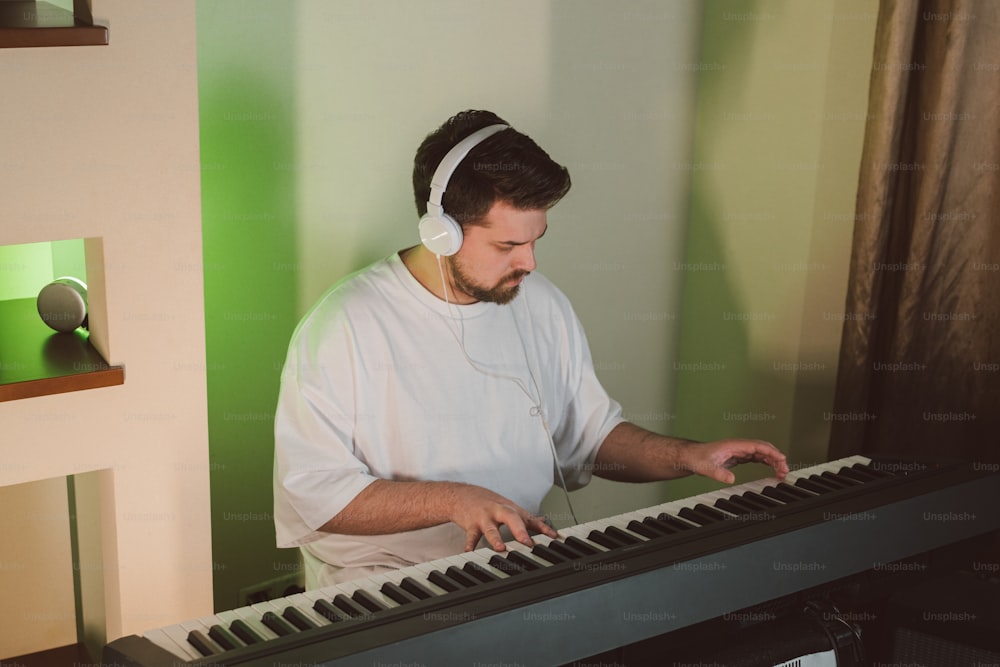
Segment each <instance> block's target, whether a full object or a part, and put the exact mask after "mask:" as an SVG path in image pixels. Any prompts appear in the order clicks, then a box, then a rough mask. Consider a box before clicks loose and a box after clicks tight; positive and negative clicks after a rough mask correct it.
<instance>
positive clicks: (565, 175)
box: [413, 110, 571, 224]
mask: <svg viewBox="0 0 1000 667" xmlns="http://www.w3.org/2000/svg"><path fill="white" fill-rule="evenodd" d="M496 123H503V124H505V125H509V123H507V121H505V120H503V119H502V118H500V117H499V116H497V115H496V114H495V113H493V112H490V111H475V110H470V111H463V112H461V113H458V114H455V115H454V116H452V117H451V118H449V119H448V120H447V121H445V123H444V124H443V125H442V126H441V127H439V128H438V129H436V130H434V131H433V132H431V133H430V134H428V135H427V137H426V138H425V139H424V140H423V142H422V143H421V144H420V147H419V148H418V149H417V154H416V157H415V158H414V160H413V196H414V199H415V202H416V205H417V214H418V215H421V216H422V215H423V214H424V213H426V212H427V199H428V197H430V191H431V178H432V177H433V176H434V171H435V169H437V166H438V164H439V163H440V162H441V160H442V159H444V156H445V154H446V153H447V152H448V151H449V150H451V149H452V147H454V146H455V144H457V143H458V142H460V141H461V140H462V139H464V138H465V137H467V136H469V135H470V134H472V133H473V132H475V131H476V130H478V129H481V128H483V127H486V126H487V125H494V124H496ZM570 185H571V182H570V178H569V170H567V169H566V167H564V166H562V165H561V164H559V163H557V162H555V161H554V160H553V159H552V158H550V157H549V155H548V153H546V152H545V151H544V150H542V149H541V148H540V147H539V146H538V144H536V143H535V142H534V141H533V140H532V139H531V137H529V136H527V135H524V134H521V133H520V132H518V131H517V130H515V129H513V128H508V129H506V130H502V131H500V132H497V133H496V134H494V135H492V136H490V137H488V138H487V139H485V140H484V141H483V142H482V143H480V144H478V145H477V146H475V147H474V148H473V149H472V151H471V152H470V153H469V154H468V155H467V156H466V157H465V159H464V160H462V162H461V163H460V164H459V165H458V167H457V168H456V169H455V172H454V173H453V174H452V176H451V180H449V181H448V189H447V190H446V191H445V193H444V196H443V197H442V201H441V204H442V206H443V207H444V210H445V212H446V213H447V214H448V215H450V216H451V217H452V218H454V219H455V220H456V221H457V222H459V223H460V224H464V223H472V224H474V223H476V222H478V221H480V220H482V218H483V217H484V216H485V215H486V214H487V213H488V212H489V210H490V208H491V207H492V206H493V204H494V203H495V202H497V201H503V202H506V203H507V204H510V205H511V206H513V207H514V208H516V209H520V210H547V209H549V208H551V207H553V206H555V205H556V203H557V202H558V201H559V200H560V199H562V198H563V196H565V194H566V193H567V192H568V191H569V188H570Z"/></svg>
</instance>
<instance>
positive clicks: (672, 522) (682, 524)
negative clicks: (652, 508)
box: [656, 512, 694, 531]
mask: <svg viewBox="0 0 1000 667" xmlns="http://www.w3.org/2000/svg"><path fill="white" fill-rule="evenodd" d="M656 520H657V521H662V522H663V523H665V524H667V525H668V526H672V527H674V528H676V529H677V530H678V531H681V530H690V529H691V528H694V526H693V525H691V524H690V523H688V522H687V521H682V520H681V519H678V518H677V517H675V516H673V515H670V514H667V513H666V512H660V513H659V514H658V515H657V516H656Z"/></svg>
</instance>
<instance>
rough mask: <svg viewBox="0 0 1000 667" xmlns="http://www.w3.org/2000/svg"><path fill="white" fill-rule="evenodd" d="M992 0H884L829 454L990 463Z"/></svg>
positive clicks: (999, 378)
mask: <svg viewBox="0 0 1000 667" xmlns="http://www.w3.org/2000/svg"><path fill="white" fill-rule="evenodd" d="M998 70H1000V2H998V1H997V0H883V1H882V3H881V5H880V8H879V17H878V27H877V32H876V38H875V53H874V62H873V66H872V76H871V84H870V91H869V95H870V97H869V116H868V122H867V127H866V133H865V142H864V151H863V156H862V165H861V173H860V185H859V191H858V199H857V211H856V220H855V232H854V242H853V250H852V258H851V271H850V283H849V286H848V296H847V304H846V310H845V313H846V318H845V325H844V332H843V341H842V347H841V352H840V362H839V368H838V377H837V388H836V395H835V399H834V408H833V412H832V418H833V421H832V425H831V426H832V429H831V440H830V458H831V459H836V458H841V457H843V456H847V455H850V454H855V453H864V454H867V455H879V456H894V457H901V458H905V459H914V460H916V459H920V460H932V459H964V460H969V461H974V462H984V463H990V464H991V465H993V464H996V463H997V462H1000V319H998V311H1000V233H998V231H997V228H998V225H1000V211H998V209H1000V201H998V183H1000V117H998V110H1000V71H998Z"/></svg>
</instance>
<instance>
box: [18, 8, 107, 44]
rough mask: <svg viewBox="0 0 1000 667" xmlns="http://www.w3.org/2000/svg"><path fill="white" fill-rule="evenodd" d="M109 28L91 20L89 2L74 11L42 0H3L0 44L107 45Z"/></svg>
mask: <svg viewBox="0 0 1000 667" xmlns="http://www.w3.org/2000/svg"><path fill="white" fill-rule="evenodd" d="M107 43H108V29H107V27H105V26H99V25H94V24H93V22H92V21H91V20H90V8H89V3H84V2H80V1H79V0H77V1H76V2H74V11H72V12H70V11H67V10H65V9H63V8H61V7H56V6H55V5H53V4H51V3H49V2H43V1H42V0H39V1H38V2H36V1H35V0H0V48H23V47H30V46H105V45H107Z"/></svg>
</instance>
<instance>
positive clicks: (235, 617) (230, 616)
mask: <svg viewBox="0 0 1000 667" xmlns="http://www.w3.org/2000/svg"><path fill="white" fill-rule="evenodd" d="M215 617H216V618H217V619H218V622H219V625H221V626H222V627H224V628H226V629H227V630H229V632H232V633H233V635H234V636H236V638H237V639H238V640H239V641H240V642H242V643H244V644H246V642H245V641H243V640H242V639H240V637H239V636H238V635H236V633H235V632H233V630H232V625H233V622H234V621H242V620H243V618H242V617H241V616H240V615H239V614H237V613H236V610H235V609H227V610H226V611H220V612H219V613H218V614H216V615H215Z"/></svg>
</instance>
